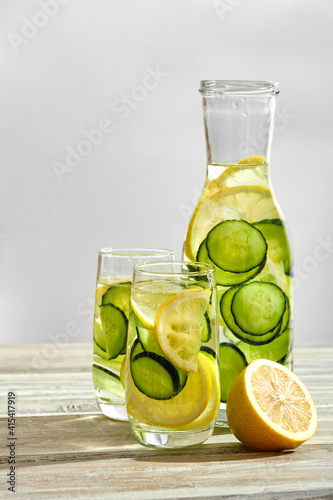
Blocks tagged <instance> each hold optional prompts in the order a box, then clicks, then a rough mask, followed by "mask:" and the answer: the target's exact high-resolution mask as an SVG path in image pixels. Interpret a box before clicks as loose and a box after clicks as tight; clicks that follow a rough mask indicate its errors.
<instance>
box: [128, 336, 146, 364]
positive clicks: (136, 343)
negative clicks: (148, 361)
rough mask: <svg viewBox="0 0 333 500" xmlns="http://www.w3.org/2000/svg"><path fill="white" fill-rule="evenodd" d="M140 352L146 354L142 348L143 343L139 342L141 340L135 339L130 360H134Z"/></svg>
mask: <svg viewBox="0 0 333 500" xmlns="http://www.w3.org/2000/svg"><path fill="white" fill-rule="evenodd" d="M140 352H144V349H143V347H142V345H141V342H140V341H139V339H135V340H134V342H133V345H132V347H131V354H130V359H133V358H134V356H136V355H137V354H139V353H140Z"/></svg>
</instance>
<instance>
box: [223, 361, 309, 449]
mask: <svg viewBox="0 0 333 500" xmlns="http://www.w3.org/2000/svg"><path fill="white" fill-rule="evenodd" d="M226 411H227V417H228V422H229V426H230V429H231V430H232V432H233V434H234V435H235V437H236V438H237V439H239V440H240V441H242V443H243V444H245V446H247V447H248V448H251V449H254V450H263V451H264V450H265V451H280V450H286V449H292V448H297V446H299V445H300V444H302V443H304V441H306V440H307V439H309V438H310V437H311V436H312V435H313V434H314V432H315V430H316V427H317V412H316V408H315V405H314V403H313V401H312V398H311V396H310V394H309V392H308V391H307V389H306V387H305V386H304V384H303V383H302V382H301V381H300V379H299V378H298V377H297V376H296V375H295V374H294V373H293V372H292V371H290V370H288V368H286V367H285V366H283V365H280V364H279V363H275V362H274V361H268V360H267V359H258V360H256V361H253V362H252V363H251V364H250V365H248V366H247V367H246V368H245V370H243V372H242V373H241V374H240V375H239V377H238V378H237V379H236V381H235V383H234V384H233V386H232V388H231V390H230V393H229V397H228V402H227V410H226Z"/></svg>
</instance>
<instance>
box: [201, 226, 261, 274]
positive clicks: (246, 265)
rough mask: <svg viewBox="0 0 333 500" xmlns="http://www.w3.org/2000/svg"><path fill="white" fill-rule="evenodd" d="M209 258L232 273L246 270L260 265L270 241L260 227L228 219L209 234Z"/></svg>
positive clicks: (207, 244)
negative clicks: (267, 240) (267, 241)
mask: <svg viewBox="0 0 333 500" xmlns="http://www.w3.org/2000/svg"><path fill="white" fill-rule="evenodd" d="M206 247H207V251H208V257H209V258H210V260H212V261H213V262H214V264H215V265H217V266H218V267H220V268H221V269H223V270H224V271H229V272H233V273H246V272H248V271H251V270H252V269H255V268H256V267H258V266H260V265H261V264H262V262H263V261H264V259H265V258H266V253H267V243H266V240H265V238H264V237H263V235H262V233H261V232H260V231H259V229H257V228H255V227H254V226H252V224H250V223H249V222H246V221H244V220H225V221H223V222H220V223H219V224H217V225H216V226H215V227H213V229H211V230H210V231H209V233H208V235H207V241H206Z"/></svg>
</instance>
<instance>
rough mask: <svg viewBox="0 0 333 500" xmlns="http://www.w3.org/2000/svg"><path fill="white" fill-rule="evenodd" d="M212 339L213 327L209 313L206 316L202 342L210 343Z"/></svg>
mask: <svg viewBox="0 0 333 500" xmlns="http://www.w3.org/2000/svg"><path fill="white" fill-rule="evenodd" d="M211 337H212V327H211V325H210V319H209V316H208V314H207V311H206V312H205V314H204V322H203V327H202V330H201V342H209V340H210V339H211Z"/></svg>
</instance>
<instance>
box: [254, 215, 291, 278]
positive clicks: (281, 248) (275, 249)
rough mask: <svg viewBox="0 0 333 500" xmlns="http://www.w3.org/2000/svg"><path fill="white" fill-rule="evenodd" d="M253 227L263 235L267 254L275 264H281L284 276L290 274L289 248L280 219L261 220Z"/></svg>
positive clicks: (285, 232)
mask: <svg viewBox="0 0 333 500" xmlns="http://www.w3.org/2000/svg"><path fill="white" fill-rule="evenodd" d="M253 225H254V226H255V227H256V228H257V229H259V231H260V232H261V233H262V234H263V235H264V237H265V239H266V241H267V244H268V253H269V254H270V255H271V257H272V258H273V259H274V260H275V261H276V262H279V263H280V262H282V264H283V267H284V272H285V274H288V275H289V274H290V269H291V258H290V246H289V242H288V237H287V231H286V228H285V226H284V224H283V222H282V220H281V219H263V220H261V221H259V222H254V223H253Z"/></svg>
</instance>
